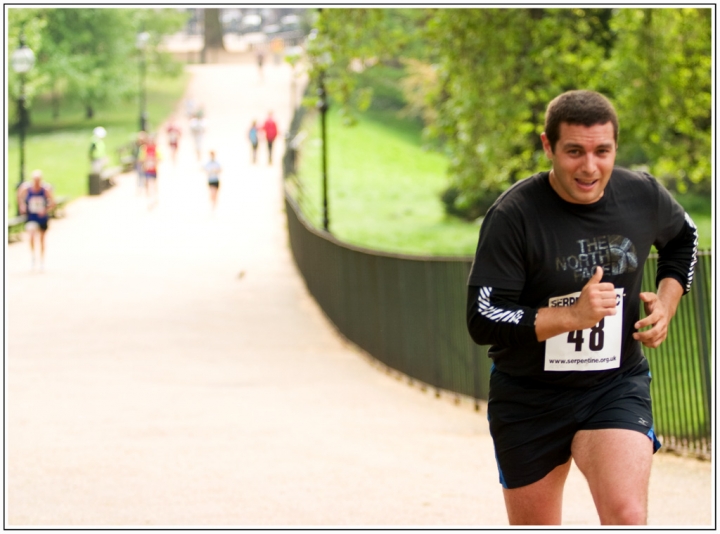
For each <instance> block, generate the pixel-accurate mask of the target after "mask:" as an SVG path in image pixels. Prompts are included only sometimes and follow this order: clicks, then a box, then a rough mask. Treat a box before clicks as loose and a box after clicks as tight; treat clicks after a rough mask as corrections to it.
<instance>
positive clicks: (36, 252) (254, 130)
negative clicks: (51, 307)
mask: <svg viewBox="0 0 720 534" xmlns="http://www.w3.org/2000/svg"><path fill="white" fill-rule="evenodd" d="M186 111H187V115H188V119H189V129H190V133H191V135H192V138H193V141H194V146H195V152H196V155H197V158H198V160H200V158H201V155H202V143H203V137H204V134H205V120H204V112H203V109H202V108H199V109H195V105H194V102H193V101H192V100H191V99H190V100H189V101H187V102H186ZM165 133H166V136H167V143H168V147H169V152H170V154H171V158H172V161H173V162H175V161H176V159H177V152H178V148H179V144H180V139H181V137H182V129H181V128H180V127H179V126H178V124H177V122H176V121H175V120H174V119H171V120H170V121H169V123H168V124H167V126H166V130H165ZM106 135H107V131H106V130H105V128H103V127H101V126H98V127H96V128H95V129H94V130H93V135H92V140H91V143H90V150H89V159H90V169H91V172H93V173H100V172H101V171H102V169H103V168H104V166H105V165H106V163H107V156H106V149H105V141H104V140H105V137H106ZM261 136H264V138H265V142H266V143H267V153H268V164H269V165H272V151H273V144H274V142H275V140H276V139H277V136H278V127H277V123H276V122H275V119H274V118H273V114H272V112H269V113H268V116H267V118H266V119H265V121H264V122H263V123H262V124H261V125H259V124H258V121H257V120H253V121H252V124H251V126H250V129H249V131H248V133H247V137H248V140H249V141H250V146H251V149H252V162H253V164H255V163H257V152H258V146H259V145H260V141H261ZM209 156H210V157H209V159H208V161H206V162H205V163H204V164H203V165H202V167H201V168H202V170H203V171H204V172H205V173H206V175H207V184H208V188H209V190H210V204H211V207H212V208H213V209H215V207H216V205H217V198H218V191H219V189H220V175H221V173H222V165H221V164H220V162H219V161H218V159H217V155H216V152H215V150H210V151H209ZM133 158H134V161H135V171H136V173H137V187H138V190H139V191H144V192H145V194H146V195H147V197H148V198H149V199H150V204H149V207H150V208H152V207H153V206H154V205H155V203H156V202H157V177H158V167H159V163H160V161H161V159H162V156H161V151H160V148H159V147H158V142H157V136H156V135H155V134H153V133H149V132H145V131H140V132H138V134H137V136H136V138H135V142H134V145H133ZM17 205H18V213H19V214H21V215H25V216H26V224H25V230H26V231H27V233H28V235H29V238H30V250H31V259H32V267H33V269H34V268H35V266H36V265H39V266H40V269H44V262H45V233H46V231H47V229H48V222H49V218H50V213H51V212H52V210H53V209H54V207H55V200H54V197H53V188H52V186H51V185H50V184H49V183H47V182H45V181H44V180H43V174H42V171H40V170H39V169H38V170H34V171H33V173H32V178H31V180H30V181H26V182H23V183H22V184H21V185H20V186H19V187H18V190H17ZM38 260H39V263H38Z"/></svg>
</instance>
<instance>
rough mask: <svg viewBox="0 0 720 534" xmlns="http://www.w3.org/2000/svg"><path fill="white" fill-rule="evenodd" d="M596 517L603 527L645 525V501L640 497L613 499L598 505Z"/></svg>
mask: <svg viewBox="0 0 720 534" xmlns="http://www.w3.org/2000/svg"><path fill="white" fill-rule="evenodd" d="M598 515H599V516H600V522H601V523H602V524H603V525H646V524H647V501H646V500H645V499H644V498H643V497H642V496H632V497H626V498H623V499H613V500H612V501H611V502H606V503H600V505H599V506H598Z"/></svg>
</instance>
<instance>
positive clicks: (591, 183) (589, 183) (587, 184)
mask: <svg viewBox="0 0 720 534" xmlns="http://www.w3.org/2000/svg"><path fill="white" fill-rule="evenodd" d="M599 181H600V180H580V179H579V178H575V183H576V184H577V186H578V187H579V188H580V189H585V190H590V189H592V188H593V187H595V184H597V183H598V182H599Z"/></svg>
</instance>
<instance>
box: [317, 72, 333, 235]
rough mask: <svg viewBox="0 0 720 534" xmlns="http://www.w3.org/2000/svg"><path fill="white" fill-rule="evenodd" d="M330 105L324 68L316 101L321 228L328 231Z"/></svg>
mask: <svg viewBox="0 0 720 534" xmlns="http://www.w3.org/2000/svg"><path fill="white" fill-rule="evenodd" d="M329 107H330V105H329V104H328V101H327V93H326V92H325V69H324V68H323V70H321V71H320V78H319V80H318V103H317V108H318V109H319V110H320V128H321V131H322V177H323V228H324V229H325V231H326V232H329V231H330V215H329V214H328V188H327V121H326V115H327V110H328V108H329Z"/></svg>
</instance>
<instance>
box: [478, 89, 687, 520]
mask: <svg viewBox="0 0 720 534" xmlns="http://www.w3.org/2000/svg"><path fill="white" fill-rule="evenodd" d="M617 139H618V120H617V115H616V113H615V110H614V108H613V106H612V104H611V103H610V102H609V101H608V100H607V99H606V98H605V97H604V96H602V95H600V94H599V93H595V92H592V91H569V92H566V93H563V94H562V95H560V96H558V97H557V98H555V99H554V100H553V101H552V102H550V104H549V105H548V108H547V112H546V116H545V131H544V132H543V134H542V135H541V140H542V144H543V148H544V151H545V154H546V155H547V157H548V158H549V159H550V161H551V163H552V168H551V170H550V171H549V172H540V173H538V174H536V175H534V176H531V177H529V178H527V179H525V180H522V181H520V182H518V183H517V184H515V185H514V186H512V187H511V188H510V189H508V190H507V191H506V192H505V193H504V194H503V195H501V196H500V198H499V199H498V200H497V201H496V202H495V204H493V206H492V207H491V208H490V210H488V213H487V215H486V217H485V220H484V221H483V225H482V228H481V230H480V238H479V242H478V248H477V252H476V256H475V261H474V263H473V266H472V270H471V273H470V277H469V281H468V285H469V289H468V310H467V321H468V330H469V332H470V334H471V336H472V338H473V339H474V340H475V341H476V342H477V343H479V344H483V345H492V346H491V348H490V350H489V355H490V357H492V359H493V367H492V371H491V375H490V394H489V401H488V420H489V422H490V432H491V435H492V438H493V442H494V445H495V452H496V458H497V462H498V468H499V471H500V482H501V484H502V486H503V493H504V497H505V505H506V508H507V513H508V518H509V521H510V524H512V525H549V524H559V523H561V520H562V493H563V487H564V485H565V480H566V477H567V475H568V471H569V469H570V463H571V461H572V460H574V461H575V463H576V464H577V466H578V468H579V469H580V471H581V472H582V473H583V474H584V476H585V478H586V479H587V481H588V485H589V487H590V490H591V493H592V496H593V500H594V502H595V506H596V508H597V512H598V514H599V516H600V521H601V523H602V524H603V525H610V524H615V525H643V524H646V522H647V508H648V505H647V499H648V485H649V478H650V467H651V463H652V455H653V453H654V452H655V451H656V450H657V449H658V448H659V447H660V443H659V442H658V440H657V438H656V437H655V433H654V430H653V415H652V407H651V401H650V372H649V366H648V362H647V360H646V359H645V356H644V355H643V351H642V347H641V344H642V345H645V346H646V347H653V348H654V347H657V346H659V345H660V344H661V343H662V342H663V341H664V340H665V338H666V336H667V331H668V324H669V322H670V320H671V319H672V317H673V315H674V314H675V310H676V308H677V305H678V303H679V301H680V298H681V297H682V295H683V294H685V293H687V292H688V291H689V290H690V285H691V283H692V278H693V269H694V266H695V262H696V257H697V230H696V228H695V225H694V224H693V222H692V220H691V219H690V217H689V216H688V215H687V214H686V213H685V211H684V210H683V208H682V207H681V206H680V205H679V204H678V203H677V202H676V201H675V200H674V199H673V197H672V196H671V195H670V193H669V192H668V191H667V190H666V189H665V188H664V187H663V186H661V185H660V184H659V183H658V182H657V181H656V180H655V179H654V178H653V177H652V176H650V175H649V174H647V173H644V172H632V171H628V170H626V169H623V168H620V167H615V166H614V164H615V155H616V150H617ZM652 245H655V247H656V248H657V250H658V251H659V261H658V269H657V279H656V283H657V292H656V293H652V292H644V293H641V292H640V286H641V282H642V275H643V266H644V264H645V260H646V259H647V257H648V254H649V253H650V248H651V246H652ZM641 304H642V305H643V306H644V309H645V313H646V315H647V317H645V318H644V319H642V320H641V319H640V306H641Z"/></svg>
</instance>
